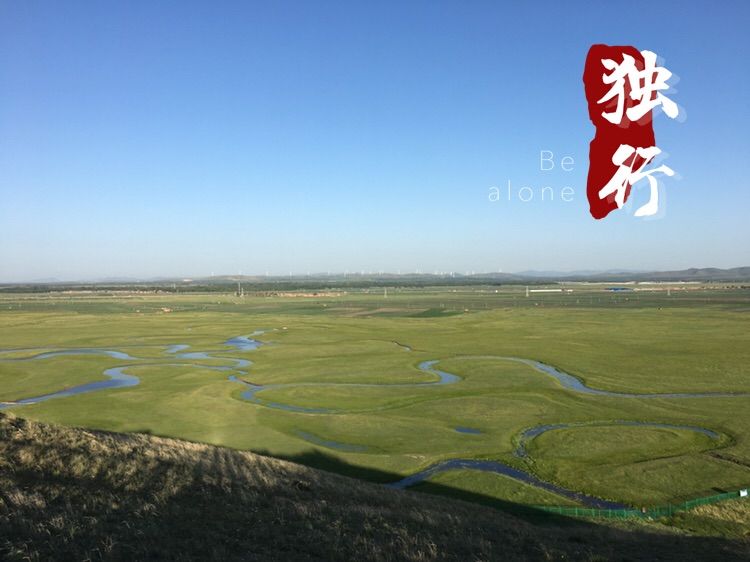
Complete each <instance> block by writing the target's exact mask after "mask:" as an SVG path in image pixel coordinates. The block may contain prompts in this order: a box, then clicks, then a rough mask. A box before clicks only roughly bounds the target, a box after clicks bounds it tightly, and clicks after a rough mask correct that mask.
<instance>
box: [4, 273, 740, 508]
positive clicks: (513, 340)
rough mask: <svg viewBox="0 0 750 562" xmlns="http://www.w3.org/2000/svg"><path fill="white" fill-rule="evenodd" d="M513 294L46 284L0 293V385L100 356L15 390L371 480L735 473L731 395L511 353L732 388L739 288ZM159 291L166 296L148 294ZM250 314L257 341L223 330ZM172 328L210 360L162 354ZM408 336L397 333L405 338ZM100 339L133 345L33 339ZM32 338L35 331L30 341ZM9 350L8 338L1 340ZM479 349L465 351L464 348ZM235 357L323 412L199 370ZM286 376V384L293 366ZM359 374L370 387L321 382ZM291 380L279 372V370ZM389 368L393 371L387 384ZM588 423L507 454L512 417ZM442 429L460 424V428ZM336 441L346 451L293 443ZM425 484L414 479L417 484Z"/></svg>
mask: <svg viewBox="0 0 750 562" xmlns="http://www.w3.org/2000/svg"><path fill="white" fill-rule="evenodd" d="M570 288H571V289H572V292H561V293H538V294H533V293H532V295H531V296H530V297H526V296H525V294H524V288H523V287H501V288H495V287H462V288H457V289H452V288H441V289H419V290H417V289H413V290H412V289H393V290H389V292H388V296H387V298H385V297H384V295H383V293H382V292H380V291H378V292H375V291H363V290H356V291H349V292H347V293H345V294H342V295H340V296H312V297H303V296H297V297H295V296H272V297H267V296H260V295H258V296H253V295H249V296H246V297H244V298H238V297H234V296H231V295H217V294H178V295H174V294H146V293H143V294H138V293H113V294H98V293H90V294H80V293H78V294H62V295H54V294H53V295H4V296H0V349H2V350H16V351H12V352H9V353H6V354H0V359H11V358H12V359H14V360H13V361H10V360H0V400H4V401H11V400H17V399H21V398H26V397H29V396H35V395H39V394H43V393H46V392H50V391H54V390H60V389H62V388H66V387H69V386H73V385H76V384H81V383H83V382H90V381H95V380H104V379H105V378H106V377H104V376H103V375H102V371H103V370H104V369H106V368H108V367H112V366H117V365H133V367H132V368H130V369H129V370H128V372H129V373H130V374H134V375H137V376H138V377H140V379H141V384H140V385H138V386H135V387H130V388H122V389H111V390H103V391H98V392H93V393H90V394H83V395H79V396H74V397H69V398H62V399H55V400H50V401H48V402H44V403H40V404H35V405H29V406H23V407H14V408H12V409H11V411H13V413H14V414H16V415H19V416H23V417H26V418H29V419H34V420H40V421H45V422H53V423H57V424H64V425H70V426H79V427H87V428H96V429H103V430H111V431H125V432H133V431H136V432H148V433H152V434H155V435H160V436H167V437H175V438H181V439H187V440H191V441H197V442H204V443H210V444H214V445H223V446H227V447H232V448H235V449H242V450H250V451H255V452H262V453H264V454H269V455H272V456H276V457H279V458H286V459H291V460H295V461H298V462H302V463H305V464H308V465H311V466H318V467H322V468H326V469H328V470H333V471H338V472H341V473H343V474H348V475H353V476H357V477H360V478H365V479H369V480H372V481H377V482H388V481H393V480H396V479H398V478H400V477H402V476H405V475H408V474H411V473H413V472H416V471H418V470H420V469H423V468H425V467H427V466H429V465H430V464H432V463H434V462H436V461H439V460H443V459H447V458H454V457H461V458H479V459H496V460H501V461H503V462H506V463H508V464H511V465H514V466H518V467H519V468H525V469H528V470H530V471H532V472H534V473H535V474H537V475H538V476H540V477H543V478H544V479H547V480H549V481H551V482H555V483H558V484H561V485H564V486H566V487H568V488H570V489H574V490H578V491H582V492H586V493H588V494H592V495H597V496H599V497H602V498H606V499H611V500H616V501H621V502H625V503H629V504H632V505H637V506H649V505H658V504H663V503H666V502H669V501H679V500H682V499H686V498H692V497H696V496H701V495H710V494H714V493H716V491H717V490H733V489H737V488H739V487H743V486H748V485H750V435H749V434H748V428H750V396H734V397H703V398H680V399H667V398H622V397H607V396H597V395H587V394H580V393H575V392H572V391H570V390H567V389H564V388H563V387H561V386H560V384H559V383H557V382H556V381H555V380H554V379H552V378H550V377H548V376H546V375H544V374H542V373H539V372H538V371H536V370H534V369H532V368H531V367H529V366H528V365H524V364H520V363H513V362H508V361H503V360H499V359H494V358H487V357H482V356H490V355H491V356H513V357H521V358H528V359H535V360H539V361H543V362H545V363H548V364H551V365H554V366H556V367H558V368H560V369H563V370H565V371H566V372H568V373H571V374H573V375H575V376H577V377H579V378H580V379H582V380H583V381H584V382H585V383H586V384H588V385H589V386H591V387H595V388H600V389H606V390H612V391H618V392H631V393H665V392H692V393H699V392H737V393H742V392H749V391H750V384H748V383H750V315H749V312H750V290H748V289H743V288H739V287H719V286H674V287H673V289H672V290H671V294H670V295H669V296H667V293H666V290H665V289H666V287H665V286H658V285H656V286H650V287H646V288H651V289H655V290H649V291H633V292H627V293H610V292H607V291H606V290H605V287H604V286H597V285H575V286H571V287H570ZM165 309H166V310H167V311H165ZM259 329H264V330H268V331H267V332H266V333H265V334H263V335H261V336H258V339H260V340H262V341H263V342H264V343H265V344H266V345H263V346H262V347H260V348H259V349H257V350H254V351H245V352H242V351H236V350H234V349H232V348H230V347H226V346H224V345H223V342H224V341H225V340H226V339H228V338H230V337H232V336H237V335H247V334H250V333H251V332H253V331H255V330H259ZM172 344H188V345H190V346H191V347H190V349H188V350H187V351H208V352H209V353H210V354H211V355H212V356H214V357H219V358H225V359H213V360H210V361H206V360H203V361H194V362H193V363H195V364H194V365H181V366H174V365H171V363H176V362H182V363H186V362H187V363H190V362H191V361H176V360H175V358H174V357H171V356H170V355H168V354H165V353H164V350H165V347H166V346H168V345H172ZM404 346H408V347H409V348H410V349H411V351H408V350H406V349H405V347H404ZM81 347H83V348H92V347H95V348H105V349H113V350H119V351H125V352H127V353H129V354H130V355H132V356H134V357H137V358H139V359H137V360H117V359H112V358H109V357H101V356H73V355H71V356H59V357H54V358H49V359H39V360H29V361H17V359H23V358H25V357H30V356H32V355H34V354H37V353H40V352H41V351H44V350H51V349H69V348H81ZM36 348H38V349H36ZM19 350H20V351H19ZM477 356H479V357H477ZM226 358H230V359H231V358H235V359H237V358H245V359H249V360H251V361H252V362H253V364H252V366H251V367H249V369H248V371H249V372H248V374H247V375H246V376H245V377H244V378H246V379H247V380H250V381H251V382H253V383H256V384H263V385H269V384H282V385H290V386H282V387H278V388H270V389H267V390H264V391H262V392H261V393H260V395H259V396H260V397H262V398H263V399H264V400H267V401H272V402H280V403H284V404H292V405H295V406H304V407H313V408H315V407H317V408H320V407H323V408H330V409H332V410H334V412H333V413H329V414H310V413H296V412H289V411H283V410H278V409H272V408H267V407H264V406H261V405H257V404H251V403H248V402H247V401H244V400H242V399H241V397H240V393H241V391H242V390H243V387H242V386H241V385H240V384H239V383H235V382H230V381H228V380H227V376H228V373H226V372H219V371H213V370H208V369H205V368H204V366H209V365H214V366H215V365H228V366H229V365H232V361H231V360H229V359H226ZM434 359H438V360H440V363H439V364H438V365H437V368H439V369H442V370H445V371H448V372H451V373H455V374H457V375H460V376H461V377H462V379H463V380H461V381H460V382H458V383H456V384H452V385H443V386H431V385H424V386H395V385H398V384H402V385H403V384H404V383H419V382H430V381H434V380H435V377H434V375H431V374H429V373H425V372H423V371H421V370H419V369H418V365H419V363H421V362H422V361H426V360H434ZM298 383H304V384H299V385H297V384H298ZM322 383H326V384H328V383H337V384H339V385H340V384H341V383H358V384H367V385H376V386H350V387H346V386H330V385H329V386H326V384H322ZM294 385H297V386H294ZM388 385H394V386H388ZM623 420H632V421H646V422H655V423H667V424H676V425H691V426H701V427H705V428H707V429H710V430H712V431H715V432H716V433H718V434H719V435H720V438H719V439H717V440H712V439H709V438H707V437H706V436H703V435H701V434H696V433H695V432H690V431H679V430H664V429H661V430H660V429H655V428H653V427H623V426H615V425H612V426H607V425H603V424H606V422H607V421H623ZM571 422H575V423H586V422H596V423H597V424H599V425H597V426H596V427H576V428H572V429H568V430H560V431H555V432H550V433H547V434H543V435H541V436H540V437H538V438H536V439H534V440H533V441H532V442H531V443H530V444H529V453H530V454H529V457H528V459H527V460H523V459H520V458H518V457H517V456H516V455H514V451H515V449H516V446H517V444H518V435H519V433H520V432H521V431H523V430H524V429H527V428H530V427H533V426H536V425H540V424H549V423H552V424H554V423H571ZM456 427H468V428H472V429H475V430H477V431H478V432H479V433H476V434H466V433H460V432H458V431H456ZM301 431H303V432H305V433H307V434H311V435H313V436H315V438H316V439H318V440H319V441H320V440H322V441H329V442H340V443H343V444H347V445H353V446H355V448H357V449H359V450H356V451H346V450H339V449H337V448H335V447H333V446H328V447H327V446H324V445H321V444H320V443H311V442H310V441H309V440H305V439H304V438H302V437H301V436H300V432H301ZM435 482H436V483H442V484H444V485H445V486H444V487H449V488H451V489H453V490H454V491H455V492H456V493H458V494H459V495H461V493H462V491H463V492H466V493H464V494H463V495H464V497H468V495H469V494H468V492H471V494H472V495H473V496H474V497H476V496H478V495H481V496H484V497H486V498H489V499H497V500H507V501H511V502H520V503H558V504H559V505H563V504H565V503H566V502H565V500H563V499H562V498H557V497H556V496H554V495H552V497H551V498H550V494H547V493H543V492H539V491H538V490H535V489H529V487H528V486H526V485H524V484H520V483H518V482H516V481H514V480H510V479H507V478H504V477H500V476H497V475H491V474H479V473H477V472H475V471H461V472H455V473H445V474H442V475H440V476H437V477H435ZM422 488H423V489H425V490H428V489H429V486H426V485H425V486H422Z"/></svg>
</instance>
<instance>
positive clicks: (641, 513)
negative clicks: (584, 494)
mask: <svg viewBox="0 0 750 562" xmlns="http://www.w3.org/2000/svg"><path fill="white" fill-rule="evenodd" d="M740 497H745V498H747V499H748V501H750V496H748V490H747V489H742V490H736V491H734V492H725V493H723V494H717V495H715V496H706V497H703V498H696V499H694V500H688V501H685V502H682V503H675V504H669V505H663V506H658V507H648V508H643V509H635V508H633V509H597V508H591V507H558V506H549V505H535V506H534V508H536V509H539V510H541V511H548V512H551V513H557V514H559V515H572V516H574V517H604V518H608V519H627V518H631V517H641V518H656V517H666V516H669V515H672V514H674V513H677V512H679V511H686V510H688V509H692V508H694V507H698V506H700V505H708V504H711V503H717V502H721V501H724V500H729V499H734V498H740Z"/></svg>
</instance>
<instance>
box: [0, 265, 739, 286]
mask: <svg viewBox="0 0 750 562" xmlns="http://www.w3.org/2000/svg"><path fill="white" fill-rule="evenodd" d="M571 281H577V282H587V281H588V282H626V281H644V282H648V281H671V282H679V281H686V282H689V281H695V282H734V283H737V282H746V281H750V266H745V267H734V268H731V269H719V268H715V267H704V268H695V267H694V268H690V269H681V270H676V271H630V270H617V269H611V270H606V271H593V270H582V271H567V272H566V271H536V270H530V271H522V272H519V273H503V272H488V273H471V274H461V273H455V272H451V273H403V274H396V273H364V272H359V273H347V274H344V273H332V274H328V273H311V274H308V275H290V276H263V275H216V276H211V277H195V278H185V277H181V278H167V277H159V278H151V279H136V278H109V279H100V280H93V281H65V282H63V281H51V280H46V281H39V280H37V281H30V282H27V283H2V282H0V290H2V291H5V292H46V291H64V290H95V291H115V290H138V289H143V290H153V289H159V290H163V291H166V292H172V291H185V290H187V291H206V292H211V291H216V292H226V291H234V290H237V289H238V288H239V286H238V284H239V285H241V286H242V287H244V288H246V289H248V290H253V291H274V290H293V289H309V290H316V289H318V290H319V289H326V288H366V287H392V286H397V287H398V286H401V287H428V286H449V287H450V286H466V285H483V284H484V285H486V284H491V285H503V284H508V285H512V284H535V283H536V284H538V283H557V282H571Z"/></svg>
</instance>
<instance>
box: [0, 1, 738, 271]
mask: <svg viewBox="0 0 750 562" xmlns="http://www.w3.org/2000/svg"><path fill="white" fill-rule="evenodd" d="M512 4H518V5H517V6H502V5H501V3H500V2H486V3H484V2H459V1H456V2H435V1H430V2H351V1H347V2H298V3H296V2H294V3H292V2H263V3H251V2H236V3H230V2H208V1H206V2H186V1H179V2H177V1H175V2H146V1H142V2H93V1H92V2H34V1H7V0H3V1H2V2H0V280H2V281H16V280H28V279H39V278H58V279H65V280H67V279H80V278H95V277H110V276H136V277H149V276H161V275H164V276H170V275H179V276H199V275H209V274H211V273H212V272H215V273H216V274H220V273H229V274H234V273H237V272H239V271H242V272H243V273H246V274H250V273H265V272H270V273H272V274H273V273H288V272H289V271H293V272H295V273H306V272H308V271H327V270H331V271H344V270H349V271H353V270H357V271H359V270H362V269H365V270H373V271H378V270H387V271H394V272H395V271H397V270H401V271H407V270H408V271H414V270H416V269H420V270H421V271H435V270H440V271H452V270H453V271H462V272H463V271H466V270H475V271H496V270H498V269H502V270H503V271H519V270H525V269H557V270H576V269H609V268H630V269H673V268H683V267H689V266H718V267H732V266H739V265H749V264H750V244H749V242H750V221H749V220H748V214H749V213H748V211H749V207H750V206H749V203H750V193H749V191H748V187H749V185H748V177H750V157H749V156H748V155H749V154H750V133H749V132H748V131H750V111H749V107H748V104H749V103H750V101H749V100H750V78H749V77H748V60H749V59H750V40H749V39H748V36H749V35H748V33H747V22H748V21H750V3H748V2H744V1H743V2H690V3H687V2H674V3H672V2H627V3H624V4H622V6H620V7H618V6H616V5H615V4H614V3H610V2H602V3H594V2H591V3H589V2H585V3H584V2H581V3H568V2H549V3H547V2H533V3H523V6H521V4H522V3H520V2H519V3H515V2H514V3H512ZM599 42H603V43H609V44H630V45H634V46H636V47H637V48H639V49H649V50H653V51H655V52H656V53H657V54H659V55H660V56H661V57H663V58H664V60H665V65H666V66H667V67H668V68H669V69H670V70H672V71H673V72H674V73H675V74H676V75H678V76H679V78H680V81H679V83H678V84H677V85H676V89H677V92H676V93H672V94H669V95H670V97H671V98H672V99H673V100H674V101H676V102H677V103H678V104H679V105H680V106H681V107H683V108H684V109H685V110H686V115H687V119H686V120H685V121H684V122H677V121H673V120H671V119H668V118H666V117H665V116H664V115H660V116H659V117H658V118H657V119H656V121H655V130H656V138H657V144H658V145H659V146H660V147H661V148H662V149H663V150H664V151H665V152H666V153H668V154H669V157H668V159H667V161H666V162H667V163H668V164H669V165H670V166H671V167H672V168H673V169H675V170H676V171H677V172H678V173H679V175H680V176H681V178H680V179H679V180H678V179H675V178H672V179H667V180H666V181H665V191H666V197H667V201H666V206H665V209H666V213H665V215H664V216H663V217H661V218H660V219H658V220H643V219H636V218H634V217H633V216H632V209H630V211H628V212H626V211H624V210H623V211H620V212H615V213H613V214H612V215H610V217H608V218H607V219H605V220H603V221H594V220H593V219H591V218H590V216H589V215H588V205H587V202H586V198H585V182H586V168H587V160H588V143H589V141H590V139H591V137H592V135H593V127H592V126H591V124H590V122H589V120H588V114H587V110H586V103H585V97H584V92H583V85H582V82H581V74H582V71H583V64H584V59H585V56H586V52H587V50H588V48H589V47H590V45H591V44H593V43H599ZM541 149H548V150H552V151H554V152H555V154H556V155H563V154H565V155H572V156H573V158H574V159H575V168H574V170H573V172H569V173H565V172H561V171H559V169H557V170H555V171H553V172H548V173H541V172H540V171H539V162H538V159H539V151H540V150H541ZM509 179H510V180H511V182H512V185H513V186H514V187H515V188H517V187H520V186H523V185H528V186H530V187H533V188H534V189H535V190H538V189H540V188H541V187H543V186H545V185H549V186H552V187H553V188H555V190H556V191H557V194H558V195H559V189H561V188H562V187H563V186H566V185H567V186H571V187H572V188H574V190H575V195H574V197H573V201H572V202H570V203H563V202H562V201H559V200H556V201H554V202H551V203H550V202H544V203H543V202H541V201H538V200H534V201H532V202H529V203H522V202H520V201H519V200H518V199H517V198H516V199H514V201H511V202H508V201H507V200H506V201H500V202H496V203H490V202H489V201H488V192H489V188H490V187H491V186H495V185H497V186H500V187H503V188H506V186H507V182H508V180H509ZM636 196H638V197H641V199H639V201H642V202H645V199H644V198H645V197H646V190H645V188H643V189H642V190H639V191H638V192H637V193H636ZM537 197H538V193H537Z"/></svg>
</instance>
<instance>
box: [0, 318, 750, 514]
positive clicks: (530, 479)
mask: <svg viewBox="0 0 750 562" xmlns="http://www.w3.org/2000/svg"><path fill="white" fill-rule="evenodd" d="M263 333H265V331H263V330H258V331H255V332H253V333H251V334H250V335H247V336H235V337H232V338H230V339H228V340H226V341H225V342H223V345H224V346H226V347H231V348H234V350H236V351H251V350H254V349H257V348H258V347H260V346H261V345H263V342H261V341H259V340H256V339H254V337H255V336H258V335H261V334H263ZM393 343H395V344H396V345H397V346H398V347H400V348H401V349H403V350H404V351H407V352H410V351H411V347H409V346H407V345H404V344H401V343H399V342H395V341H394V342H393ZM163 347H164V354H165V355H167V356H170V357H174V358H175V359H178V360H181V362H175V363H171V362H170V363H153V362H150V363H148V362H143V363H141V362H138V363H129V364H127V365H122V366H118V367H112V368H108V369H106V370H104V371H103V375H104V376H106V377H107V380H102V381H95V382H90V383H86V384H81V385H77V386H72V387H69V388H65V389H63V390H59V391H56V392H51V393H47V394H42V395H39V396H33V397H29V398H22V399H19V400H16V401H13V402H0V410H2V409H6V408H11V407H18V406H24V405H28V404H36V403H39V402H45V401H47V400H52V399H56V398H66V397H71V396H75V395H79V394H85V393H89V392H95V391H99V390H105V389H115V388H123V387H132V386H136V385H138V384H139V383H140V379H139V378H138V377H137V376H135V375H130V374H127V373H125V370H126V369H128V368H131V367H138V366H154V365H159V366H176V367H186V366H191V367H198V368H201V369H209V370H214V371H222V372H230V373H231V374H230V375H229V376H228V380H230V381H232V382H234V383H239V384H242V385H243V386H244V387H245V388H244V390H242V391H241V393H240V397H241V398H242V399H243V400H246V401H248V402H251V403H253V404H257V405H260V406H264V407H267V408H275V409H280V410H284V411H288V412H295V413H302V414H335V413H343V412H346V410H338V409H336V410H334V409H329V408H314V407H303V406H296V405H294V404H287V403H280V402H273V401H268V400H265V399H263V398H261V397H259V396H258V394H259V393H261V392H262V391H264V390H269V389H282V388H293V387H354V388H381V387H388V388H405V387H412V388H414V387H427V386H440V385H448V384H456V383H458V382H460V381H461V380H462V378H461V377H460V376H458V375H455V374H452V373H449V372H446V371H443V370H440V369H437V368H436V365H437V364H438V363H439V360H437V359H434V360H429V361H422V362H421V363H419V364H418V365H417V367H418V369H419V370H420V371H422V372H424V373H427V374H429V375H431V376H432V377H433V378H434V380H431V381H425V382H415V383H390V384H388V383H385V384H376V383H326V382H321V383H314V382H304V383H280V384H266V385H262V384H256V383H253V382H250V381H248V380H247V379H246V377H247V375H248V371H247V370H245V369H246V368H247V367H249V366H250V365H251V364H252V363H251V362H250V361H249V360H247V359H241V358H236V357H222V356H220V355H213V354H214V353H221V351H187V350H188V349H189V348H190V345H188V344H171V345H167V346H163ZM36 349H43V348H36ZM22 351H32V349H26V350H22V349H11V350H3V351H0V361H7V362H19V361H34V360H43V359H50V358H53V357H58V356H66V355H105V356H108V357H111V358H113V359H119V360H125V361H147V360H146V359H143V358H138V357H133V356H131V355H129V354H128V353H125V352H122V351H117V350H109V349H98V348H80V349H61V350H53V351H42V352H41V353H36V354H35V355H31V356H29V357H9V358H3V357H2V355H4V354H8V353H13V352H22ZM453 359H494V360H498V361H512V362H516V363H522V364H524V365H526V366H529V367H531V368H532V369H534V370H535V371H537V372H540V373H542V374H545V375H547V376H550V377H552V378H554V379H555V380H556V381H557V382H558V383H559V384H560V385H561V386H562V387H563V388H564V389H566V390H569V391H572V392H577V393H583V394H590V395H597V396H610V397H616V398H645V399H649V398H669V399H672V398H716V397H735V396H748V395H750V394H748V393H732V392H699V393H683V392H668V393H643V394H637V393H627V392H614V391H608V390H601V389H596V388H592V387H589V386H587V385H586V384H585V383H584V382H583V381H582V380H581V379H579V378H577V377H575V376H573V375H571V374H568V373H565V372H564V371H561V370H559V369H557V368H555V367H553V366H551V365H547V364H545V363H542V362H540V361H535V360H531V359H523V358H518V357H505V356H494V355H476V356H463V357H454V358H453ZM204 360H221V361H228V362H231V363H232V365H231V366H227V365H201V364H199V363H194V361H204ZM151 361H153V359H151ZM606 425H623V426H639V427H641V426H642V427H655V428H664V429H678V430H687V431H694V432H698V433H702V434H704V435H706V436H708V437H710V438H711V439H714V440H719V439H720V435H719V434H718V433H717V432H715V431H712V430H711V429H707V428H703V427H699V426H691V425H672V424H667V423H657V422H643V421H630V420H617V421H602V422H587V423H578V422H576V423H559V424H547V425H539V426H536V427H532V428H528V429H526V430H524V431H522V432H521V433H520V434H519V436H518V438H517V447H516V450H515V452H514V454H515V455H516V457H518V458H521V459H524V458H526V457H527V456H528V453H527V450H526V447H527V445H528V443H529V442H530V441H531V440H533V439H534V438H536V437H538V436H539V435H541V434H543V433H545V432H548V431H555V430H560V429H569V428H576V427H593V426H606ZM454 430H455V431H457V432H459V433H465V434H473V435H479V434H481V433H482V432H481V431H480V430H478V429H474V428H469V427H455V428H454ZM295 435H296V436H297V437H299V438H301V439H303V440H305V441H308V442H310V443H313V444H315V445H319V446H322V447H327V448H331V449H336V450H341V451H348V452H364V451H366V450H367V446H366V445H358V444H351V443H339V442H337V441H332V440H328V439H324V438H322V437H320V436H317V435H314V434H312V433H309V432H306V431H302V430H297V431H296V432H295ZM461 469H470V470H480V471H484V472H492V473H496V474H501V475H504V476H507V477H510V478H513V479H515V480H518V481H520V482H523V483H525V484H529V485H531V486H534V487H536V488H539V489H542V490H546V491H548V492H552V493H554V494H558V495H560V496H563V497H566V498H569V499H571V500H574V501H576V502H578V503H580V504H583V505H586V506H589V507H596V508H605V509H625V508H627V507H628V506H625V505H623V504H619V503H615V502H611V501H608V500H603V499H601V498H596V497H593V496H588V495H586V494H583V493H581V492H576V491H574V490H569V489H567V488H564V487H562V486H558V485H556V484H552V483H550V482H546V481H544V480H541V479H539V478H538V477H537V476H535V475H534V474H532V473H531V472H529V471H526V470H523V469H520V468H516V467H513V466H510V465H508V464H505V463H502V462H499V461H489V460H477V459H461V458H454V459H448V460H444V461H440V462H437V463H435V464H433V465H431V466H429V467H427V468H425V469H424V470H421V471H419V472H417V473H415V474H412V475H410V476H407V477H406V478H403V479H401V480H399V481H397V482H393V483H391V484H389V486H390V487H392V488H397V489H402V488H408V487H410V486H413V485H415V484H418V483H421V482H424V481H426V480H428V479H429V478H431V477H432V476H434V475H436V474H439V473H441V472H446V471H450V470H461Z"/></svg>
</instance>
